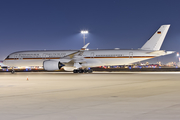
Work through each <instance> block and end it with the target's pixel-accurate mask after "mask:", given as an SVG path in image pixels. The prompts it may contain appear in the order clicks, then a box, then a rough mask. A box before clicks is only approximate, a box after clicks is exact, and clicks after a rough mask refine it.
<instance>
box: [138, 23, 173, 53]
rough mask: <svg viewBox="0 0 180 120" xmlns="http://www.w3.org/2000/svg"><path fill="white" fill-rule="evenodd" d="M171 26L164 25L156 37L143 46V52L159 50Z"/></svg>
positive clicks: (156, 33)
mask: <svg viewBox="0 0 180 120" xmlns="http://www.w3.org/2000/svg"><path fill="white" fill-rule="evenodd" d="M169 27H170V25H162V26H161V27H160V28H159V29H158V30H157V31H156V32H155V33H154V35H153V36H152V37H151V38H150V39H149V40H148V41H147V42H146V43H145V44H144V45H143V46H142V48H141V49H143V50H159V49H160V48H161V45H162V43H163V41H164V38H165V36H166V34H167V32H168V29H169Z"/></svg>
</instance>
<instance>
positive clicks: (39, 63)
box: [3, 59, 44, 67]
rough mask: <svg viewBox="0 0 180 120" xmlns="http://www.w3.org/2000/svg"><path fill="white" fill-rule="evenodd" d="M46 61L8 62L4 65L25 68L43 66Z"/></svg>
mask: <svg viewBox="0 0 180 120" xmlns="http://www.w3.org/2000/svg"><path fill="white" fill-rule="evenodd" d="M43 61H44V60H42V59H41V60H6V61H4V62H3V63H4V64H6V65H7V66H14V67H22V66H23V67H24V66H43Z"/></svg>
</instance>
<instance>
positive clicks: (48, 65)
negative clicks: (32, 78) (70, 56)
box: [43, 60, 64, 71]
mask: <svg viewBox="0 0 180 120" xmlns="http://www.w3.org/2000/svg"><path fill="white" fill-rule="evenodd" d="M63 66H64V65H63V64H62V63H61V62H59V61H53V60H47V61H44V62H43V67H44V69H45V70H47V71H53V70H59V69H61V67H63Z"/></svg>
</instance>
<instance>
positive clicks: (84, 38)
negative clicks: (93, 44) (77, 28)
mask: <svg viewBox="0 0 180 120" xmlns="http://www.w3.org/2000/svg"><path fill="white" fill-rule="evenodd" d="M88 33H89V32H88V31H87V30H82V31H81V34H83V40H84V45H85V40H86V36H85V34H88Z"/></svg>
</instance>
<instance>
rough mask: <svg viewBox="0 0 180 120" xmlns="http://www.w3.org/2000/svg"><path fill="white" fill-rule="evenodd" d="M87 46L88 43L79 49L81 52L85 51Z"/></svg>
mask: <svg viewBox="0 0 180 120" xmlns="http://www.w3.org/2000/svg"><path fill="white" fill-rule="evenodd" d="M89 44H90V43H87V44H86V45H84V46H83V47H82V48H81V50H85V49H86V48H87V46H88V45H89Z"/></svg>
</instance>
